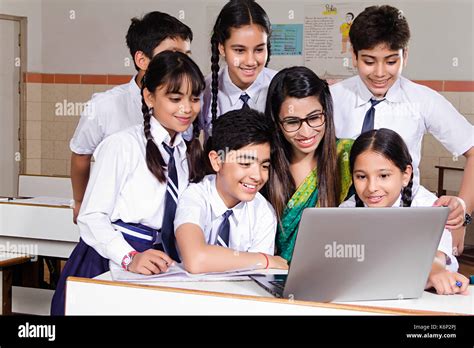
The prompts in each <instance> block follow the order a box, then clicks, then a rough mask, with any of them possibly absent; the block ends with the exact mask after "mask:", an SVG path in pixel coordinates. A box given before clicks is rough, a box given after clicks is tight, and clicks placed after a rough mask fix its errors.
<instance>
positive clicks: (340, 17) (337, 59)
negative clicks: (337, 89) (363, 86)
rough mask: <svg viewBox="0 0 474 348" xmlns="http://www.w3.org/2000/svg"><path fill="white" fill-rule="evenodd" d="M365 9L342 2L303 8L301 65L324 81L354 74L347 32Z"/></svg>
mask: <svg viewBox="0 0 474 348" xmlns="http://www.w3.org/2000/svg"><path fill="white" fill-rule="evenodd" d="M364 8H365V6H363V5H359V6H358V5H356V4H345V3H341V4H334V3H332V4H319V5H310V6H305V14H306V15H305V20H304V64H305V65H306V66H307V67H309V68H310V69H312V70H313V71H314V72H315V73H316V74H318V75H319V76H320V77H322V78H325V79H342V78H346V77H350V76H353V75H355V74H356V70H355V68H354V67H353V66H352V58H351V51H352V47H351V44H350V42H349V30H350V27H351V25H352V21H353V20H354V18H355V17H356V16H357V15H358V14H359V13H360V12H362V11H363V10H364Z"/></svg>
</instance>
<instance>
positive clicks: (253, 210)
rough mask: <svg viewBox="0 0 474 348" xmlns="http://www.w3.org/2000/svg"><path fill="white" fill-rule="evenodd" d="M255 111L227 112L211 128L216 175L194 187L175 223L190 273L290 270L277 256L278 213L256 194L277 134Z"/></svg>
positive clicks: (264, 179)
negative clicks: (274, 135)
mask: <svg viewBox="0 0 474 348" xmlns="http://www.w3.org/2000/svg"><path fill="white" fill-rule="evenodd" d="M265 120H266V118H265V117H264V115H263V114H261V113H260V112H258V111H255V110H252V109H242V110H234V111H229V112H227V113H225V114H224V115H222V116H221V117H219V118H218V119H217V120H216V121H215V122H214V124H213V129H214V131H213V137H212V145H211V151H210V152H209V160H210V163H211V166H212V169H213V170H214V171H215V173H216V174H215V175H207V176H206V177H205V178H204V179H203V180H202V181H201V182H200V183H196V184H190V185H189V187H188V188H187V189H186V191H185V192H184V193H183V195H182V196H181V197H180V199H179V202H178V206H177V210H176V217H175V221H174V226H175V235H176V241H177V245H178V249H179V252H180V256H181V259H182V261H183V263H184V267H185V269H186V270H187V271H188V272H190V273H208V272H222V271H228V270H235V269H243V268H281V269H287V268H288V265H287V262H286V260H285V259H283V258H281V257H279V256H273V254H274V245H275V233H276V223H277V222H276V216H275V212H274V210H273V208H272V206H271V205H270V203H268V202H267V201H266V200H265V198H264V197H263V196H262V195H261V194H260V193H259V192H258V191H259V190H260V189H261V188H262V187H263V186H264V185H265V183H266V182H267V180H268V174H269V170H270V152H271V143H272V138H273V134H274V133H273V130H272V127H271V126H270V124H269V123H268V122H266V121H265Z"/></svg>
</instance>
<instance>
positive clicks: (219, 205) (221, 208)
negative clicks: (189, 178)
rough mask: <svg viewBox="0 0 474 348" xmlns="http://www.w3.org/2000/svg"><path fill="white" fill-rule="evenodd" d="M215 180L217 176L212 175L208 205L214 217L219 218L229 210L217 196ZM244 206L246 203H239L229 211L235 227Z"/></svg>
mask: <svg viewBox="0 0 474 348" xmlns="http://www.w3.org/2000/svg"><path fill="white" fill-rule="evenodd" d="M216 180H217V175H213V178H212V180H211V199H210V204H211V208H212V211H213V213H214V214H215V215H216V217H219V216H222V214H224V213H225V212H226V211H227V210H229V208H227V206H226V205H225V203H224V201H223V200H222V198H221V196H220V195H219V192H217V187H216ZM245 204H246V202H239V203H238V204H237V205H236V206H235V207H233V208H231V210H232V211H233V214H232V215H231V218H232V216H233V218H234V221H235V222H236V225H238V224H239V221H240V218H241V216H242V212H243V210H244V206H245Z"/></svg>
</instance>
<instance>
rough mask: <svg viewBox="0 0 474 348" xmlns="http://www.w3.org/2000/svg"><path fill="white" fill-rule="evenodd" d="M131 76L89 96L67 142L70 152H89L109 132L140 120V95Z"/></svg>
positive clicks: (141, 121)
mask: <svg viewBox="0 0 474 348" xmlns="http://www.w3.org/2000/svg"><path fill="white" fill-rule="evenodd" d="M135 77H136V76H134V77H133V78H132V79H131V80H130V82H129V83H126V84H123V85H120V86H116V87H114V88H112V89H110V90H108V91H106V92H103V93H96V94H94V95H93V96H92V99H91V100H90V101H89V102H88V103H87V106H86V108H85V109H84V111H83V112H82V114H81V119H80V120H79V124H78V125H77V128H76V131H75V133H74V136H73V137H72V139H71V141H70V143H69V147H70V148H71V151H72V152H74V153H77V154H80V155H92V154H93V153H94V150H95V149H96V148H97V146H98V145H99V144H100V142H101V141H102V140H104V139H105V138H106V137H108V136H109V135H111V134H113V133H116V132H119V131H121V130H124V129H126V128H129V127H131V126H134V125H137V124H141V123H143V113H142V96H141V92H140V89H139V88H138V85H137V83H136V82H135Z"/></svg>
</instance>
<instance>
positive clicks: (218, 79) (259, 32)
mask: <svg viewBox="0 0 474 348" xmlns="http://www.w3.org/2000/svg"><path fill="white" fill-rule="evenodd" d="M270 33H271V28H270V20H269V19H268V16H267V14H266V13H265V11H264V10H263V8H262V7H261V6H260V5H258V4H257V3H256V2H255V1H253V0H231V1H229V2H228V3H227V4H226V5H225V6H224V7H223V8H222V10H221V12H220V13H219V16H218V17H217V20H216V23H215V25H214V29H213V33H212V37H211V52H212V56H211V63H212V65H211V71H212V73H211V75H210V76H209V77H208V78H207V79H206V90H205V92H204V94H203V105H202V111H201V115H200V117H199V118H200V126H201V128H202V129H203V130H204V133H205V137H206V139H207V138H208V137H209V136H210V133H211V129H212V122H213V121H214V120H215V119H216V118H217V117H219V116H220V115H222V114H224V113H226V112H227V111H230V110H236V109H241V108H242V107H250V108H252V109H256V110H258V111H261V112H263V111H264V110H265V101H266V96H267V90H268V86H269V85H270V82H271V80H272V78H273V76H274V75H275V74H276V71H274V70H271V69H268V68H266V66H267V64H268V62H269V61H270V40H269V37H270ZM220 56H222V57H223V58H224V59H225V62H226V66H225V67H223V68H222V69H219V58H220ZM219 70H220V71H219Z"/></svg>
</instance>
